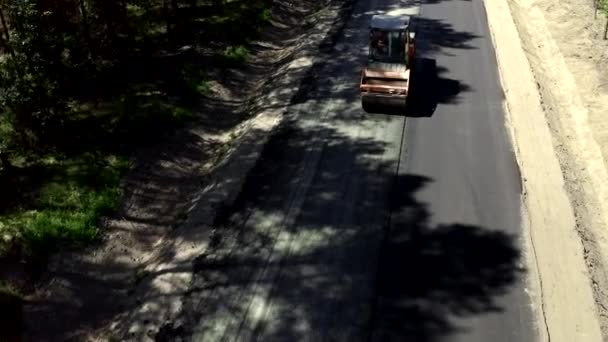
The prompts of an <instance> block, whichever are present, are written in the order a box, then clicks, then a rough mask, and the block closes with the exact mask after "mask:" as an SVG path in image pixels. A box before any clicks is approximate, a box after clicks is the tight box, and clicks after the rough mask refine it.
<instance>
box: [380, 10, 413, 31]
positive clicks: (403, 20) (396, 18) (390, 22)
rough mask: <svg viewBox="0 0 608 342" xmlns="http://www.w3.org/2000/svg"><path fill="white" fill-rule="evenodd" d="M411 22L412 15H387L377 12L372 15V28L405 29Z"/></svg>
mask: <svg viewBox="0 0 608 342" xmlns="http://www.w3.org/2000/svg"><path fill="white" fill-rule="evenodd" d="M409 24H410V17H409V16H407V15H386V14H376V15H374V16H372V21H371V23H370V28H372V29H379V30H389V31H393V30H394V31H401V30H405V29H406V28H407V27H408V25H409Z"/></svg>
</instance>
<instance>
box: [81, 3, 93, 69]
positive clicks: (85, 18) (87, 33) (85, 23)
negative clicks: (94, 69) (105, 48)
mask: <svg viewBox="0 0 608 342" xmlns="http://www.w3.org/2000/svg"><path fill="white" fill-rule="evenodd" d="M78 5H79V7H80V15H81V17H82V31H83V34H84V39H85V40H86V42H87V50H88V51H87V52H88V54H89V58H92V57H93V38H91V28H90V25H89V14H88V12H87V7H86V6H85V3H84V0H78Z"/></svg>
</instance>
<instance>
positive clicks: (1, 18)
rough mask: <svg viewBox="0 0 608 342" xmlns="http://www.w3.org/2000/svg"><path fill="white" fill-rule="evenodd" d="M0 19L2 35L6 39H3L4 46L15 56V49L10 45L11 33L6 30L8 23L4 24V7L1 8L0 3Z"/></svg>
mask: <svg viewBox="0 0 608 342" xmlns="http://www.w3.org/2000/svg"><path fill="white" fill-rule="evenodd" d="M0 21H2V30H3V33H4V35H5V36H6V39H4V40H5V41H4V44H5V46H6V49H7V50H8V52H9V53H10V54H11V56H13V57H15V51H13V48H12V47H11V34H10V31H9V30H8V25H7V24H6V17H5V16H4V9H2V5H1V4H0Z"/></svg>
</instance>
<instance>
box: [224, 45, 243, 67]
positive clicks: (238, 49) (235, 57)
mask: <svg viewBox="0 0 608 342" xmlns="http://www.w3.org/2000/svg"><path fill="white" fill-rule="evenodd" d="M248 56H249V49H247V48H246V47H245V46H244V45H236V46H228V47H227V48H226V49H224V51H223V53H222V57H223V59H224V61H225V62H226V63H227V64H229V65H237V64H240V63H243V62H245V61H246V60H247V57H248Z"/></svg>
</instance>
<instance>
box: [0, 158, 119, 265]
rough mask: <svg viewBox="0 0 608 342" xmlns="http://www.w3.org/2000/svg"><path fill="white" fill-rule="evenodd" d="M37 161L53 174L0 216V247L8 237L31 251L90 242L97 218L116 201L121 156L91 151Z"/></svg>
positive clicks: (42, 252)
mask: <svg viewBox="0 0 608 342" xmlns="http://www.w3.org/2000/svg"><path fill="white" fill-rule="evenodd" d="M40 163H41V166H42V169H43V170H46V171H47V172H48V173H49V174H51V175H52V176H50V177H49V178H48V179H46V180H45V181H44V182H43V183H42V184H41V185H40V187H39V188H38V189H36V190H35V191H33V192H32V193H31V194H29V198H28V199H27V201H25V204H23V205H21V206H20V207H18V208H15V209H13V210H11V211H10V212H9V213H6V214H4V215H3V216H0V234H1V235H2V236H3V237H4V239H3V242H4V246H0V248H2V247H4V248H7V247H8V245H7V242H9V241H10V242H12V243H17V244H19V245H21V246H23V247H25V250H26V251H27V252H28V254H30V255H46V254H48V253H51V252H53V251H55V250H56V249H57V248H58V247H59V246H61V245H73V246H83V245H86V244H88V243H91V242H93V241H95V239H96V238H97V237H98V235H99V231H98V219H99V218H100V217H101V216H105V215H110V214H112V212H113V211H114V210H115V209H116V208H117V207H118V205H119V204H120V200H121V191H120V188H119V182H120V178H121V176H122V175H123V173H124V172H125V171H126V170H127V168H128V163H127V161H126V159H125V158H121V157H117V156H103V155H101V154H93V153H90V154H84V155H82V156H79V157H77V158H71V159H64V160H61V159H59V158H46V159H45V160H41V161H40ZM0 244H2V242H0ZM0 251H1V249H0Z"/></svg>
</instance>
